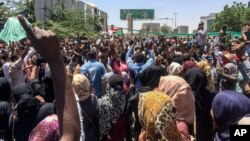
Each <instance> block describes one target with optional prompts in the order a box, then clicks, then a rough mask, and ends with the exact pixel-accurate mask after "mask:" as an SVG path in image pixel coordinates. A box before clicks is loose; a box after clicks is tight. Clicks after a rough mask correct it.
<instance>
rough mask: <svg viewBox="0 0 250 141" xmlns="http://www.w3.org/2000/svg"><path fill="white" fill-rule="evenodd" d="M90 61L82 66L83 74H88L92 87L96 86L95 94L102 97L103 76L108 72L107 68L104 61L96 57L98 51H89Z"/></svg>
mask: <svg viewBox="0 0 250 141" xmlns="http://www.w3.org/2000/svg"><path fill="white" fill-rule="evenodd" d="M88 59H89V60H88V63H86V64H84V65H83V66H82V67H81V70H80V71H81V74H85V75H86V76H88V78H89V80H90V82H91V85H92V87H93V88H94V92H95V95H96V96H97V97H101V96H102V94H101V90H102V85H101V84H102V76H103V75H104V74H105V73H106V69H105V67H104V65H103V64H102V63H99V62H98V61H97V60H96V59H97V58H96V52H95V51H90V52H89V53H88Z"/></svg>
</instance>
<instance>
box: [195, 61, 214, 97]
mask: <svg viewBox="0 0 250 141" xmlns="http://www.w3.org/2000/svg"><path fill="white" fill-rule="evenodd" d="M197 66H198V67H199V68H200V69H201V70H202V71H203V72H204V73H205V74H206V77H207V88H208V90H210V91H211V92H214V91H215V86H214V81H213V77H212V73H211V66H210V64H209V63H208V62H207V61H200V62H199V63H198V64H197Z"/></svg>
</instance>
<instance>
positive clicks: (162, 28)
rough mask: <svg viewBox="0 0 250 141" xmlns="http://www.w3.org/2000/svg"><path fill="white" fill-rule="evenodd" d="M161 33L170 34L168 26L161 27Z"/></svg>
mask: <svg viewBox="0 0 250 141" xmlns="http://www.w3.org/2000/svg"><path fill="white" fill-rule="evenodd" d="M161 32H163V33H171V27H170V26H168V25H163V26H161Z"/></svg>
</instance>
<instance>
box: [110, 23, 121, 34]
mask: <svg viewBox="0 0 250 141" xmlns="http://www.w3.org/2000/svg"><path fill="white" fill-rule="evenodd" d="M108 30H109V32H112V33H115V32H116V31H118V30H120V28H118V27H114V26H113V25H111V26H110V27H108Z"/></svg>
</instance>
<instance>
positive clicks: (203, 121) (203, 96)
mask: <svg viewBox="0 0 250 141" xmlns="http://www.w3.org/2000/svg"><path fill="white" fill-rule="evenodd" d="M185 80H186V81H187V82H188V83H189V84H190V86H191V88H192V91H193V94H194V98H195V110H196V112H195V113H196V140H197V141H212V140H213V119H212V117H211V115H210V109H211V106H212V101H213V95H212V94H211V93H210V92H209V90H207V88H206V86H207V78H206V76H205V74H204V73H203V72H202V70H200V69H199V68H191V69H189V70H187V72H186V73H185Z"/></svg>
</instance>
